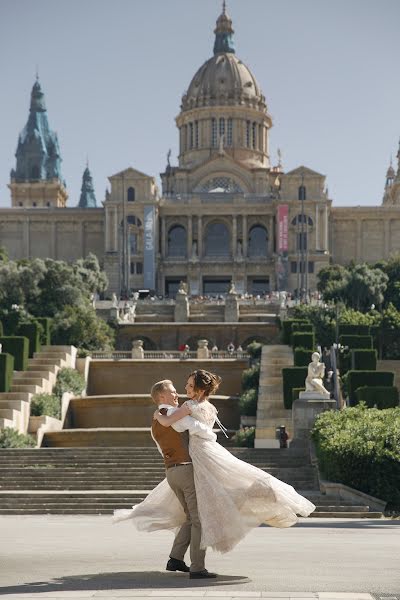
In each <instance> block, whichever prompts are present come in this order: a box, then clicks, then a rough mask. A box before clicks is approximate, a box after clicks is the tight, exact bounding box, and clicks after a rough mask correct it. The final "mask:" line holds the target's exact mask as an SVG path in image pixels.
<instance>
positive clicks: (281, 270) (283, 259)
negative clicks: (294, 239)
mask: <svg viewBox="0 0 400 600" xmlns="http://www.w3.org/2000/svg"><path fill="white" fill-rule="evenodd" d="M277 227H278V232H277V238H278V244H277V246H278V247H277V250H278V256H277V261H276V286H277V290H278V291H279V292H281V291H285V290H287V289H288V278H289V265H288V249H289V242H288V235H289V205H288V204H279V205H278V214H277Z"/></svg>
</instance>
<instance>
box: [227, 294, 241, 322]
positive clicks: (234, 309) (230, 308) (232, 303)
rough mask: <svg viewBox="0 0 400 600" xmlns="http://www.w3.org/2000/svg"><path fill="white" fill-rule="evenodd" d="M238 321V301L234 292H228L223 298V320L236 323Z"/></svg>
mask: <svg viewBox="0 0 400 600" xmlns="http://www.w3.org/2000/svg"><path fill="white" fill-rule="evenodd" d="M238 321H239V301H238V296H237V294H236V293H235V292H229V294H227V296H226V299H225V322H226V323H237V322H238Z"/></svg>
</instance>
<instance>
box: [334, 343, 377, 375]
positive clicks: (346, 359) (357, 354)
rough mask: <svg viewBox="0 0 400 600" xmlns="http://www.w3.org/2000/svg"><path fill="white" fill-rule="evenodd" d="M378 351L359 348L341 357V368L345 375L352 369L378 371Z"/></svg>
mask: <svg viewBox="0 0 400 600" xmlns="http://www.w3.org/2000/svg"><path fill="white" fill-rule="evenodd" d="M376 360H377V352H376V350H367V349H365V348H359V349H358V350H350V352H346V353H343V354H342V353H341V354H340V355H339V368H340V372H341V374H342V375H343V374H344V373H347V371H350V370H351V369H353V370H355V371H376Z"/></svg>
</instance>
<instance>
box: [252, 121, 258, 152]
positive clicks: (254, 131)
mask: <svg viewBox="0 0 400 600" xmlns="http://www.w3.org/2000/svg"><path fill="white" fill-rule="evenodd" d="M256 132H257V123H256V122H255V121H254V122H253V124H252V126H251V145H252V146H253V148H255V147H256V145H257V133H256Z"/></svg>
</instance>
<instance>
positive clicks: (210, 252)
mask: <svg viewBox="0 0 400 600" xmlns="http://www.w3.org/2000/svg"><path fill="white" fill-rule="evenodd" d="M204 250H205V255H206V256H229V255H230V253H231V247H230V235H229V230H228V228H227V226H226V225H225V224H224V223H210V224H209V225H208V226H207V229H206V232H205V236H204Z"/></svg>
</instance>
